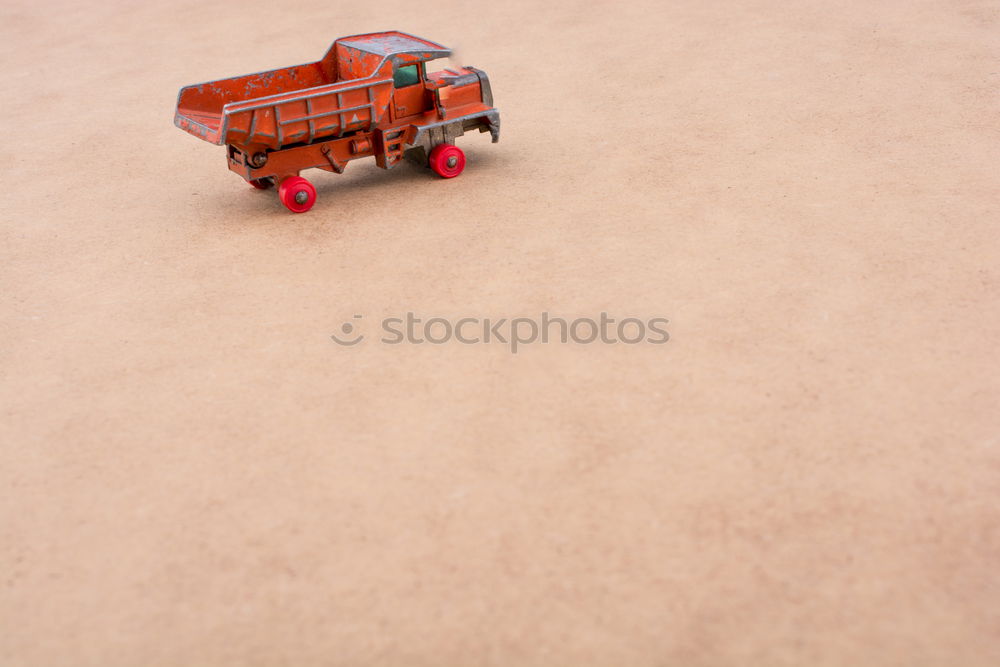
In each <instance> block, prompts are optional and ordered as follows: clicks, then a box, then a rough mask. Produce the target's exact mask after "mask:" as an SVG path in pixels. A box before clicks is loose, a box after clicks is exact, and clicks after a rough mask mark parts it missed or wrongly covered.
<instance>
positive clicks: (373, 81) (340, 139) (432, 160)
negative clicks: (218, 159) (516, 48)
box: [174, 31, 500, 213]
mask: <svg viewBox="0 0 1000 667" xmlns="http://www.w3.org/2000/svg"><path fill="white" fill-rule="evenodd" d="M450 53H451V51H450V50H449V49H447V48H445V47H443V46H441V45H440V44H435V43H434V42H430V41H428V40H425V39H421V38H419V37H414V36H412V35H407V34H405V33H401V32H395V31H393V32H379V33H371V34H367V35H356V36H353V37H344V38H341V39H338V40H337V41H336V42H334V43H333V46H331V47H330V50H329V51H327V53H326V55H325V56H324V57H323V59H322V60H319V61H318V62H314V63H308V64H305V65H297V66H294V67H285V68H282V69H276V70H271V71H269V72H261V73H258V74H248V75H245V76H239V77H234V78H231V79H223V80H220V81H211V82H208V83H202V84H197V85H193V86H187V87H185V88H182V89H181V91H180V94H179V95H178V98H177V111H176V113H175V115H174V124H175V125H177V127H179V128H181V129H183V130H185V131H187V132H189V133H190V134H193V135H194V136H196V137H198V138H200V139H204V140H205V141H208V142H211V143H214V144H218V145H225V146H226V151H227V160H228V163H229V169H230V170H231V171H234V172H236V173H237V174H239V175H240V176H242V177H243V178H244V179H246V180H247V182H249V183H250V184H251V185H252V186H254V187H256V188H259V189H266V188H270V187H272V186H274V185H275V184H277V186H278V197H279V198H280V199H281V202H282V203H283V204H284V205H285V207H286V208H288V210H290V211H292V212H293V213H303V212H305V211H308V210H309V209H310V208H312V206H313V204H315V203H316V189H315V188H314V187H313V185H312V183H310V182H309V181H308V180H306V179H305V178H303V177H301V176H299V173H300V172H301V171H303V170H305V169H312V168H318V169H324V170H326V171H333V172H336V173H338V174H339V173H342V172H343V171H344V168H345V167H346V166H347V163H348V162H350V161H351V160H355V159H358V158H364V157H374V158H375V162H376V163H377V164H378V166H380V167H382V168H384V169H391V168H392V167H394V166H396V165H397V164H399V162H400V161H401V160H402V159H403V158H404V156H405V157H406V159H407V160H408V161H413V162H416V163H419V164H424V165H429V166H430V168H431V169H432V170H433V171H434V172H435V173H437V174H438V175H439V176H441V177H443V178H454V177H455V176H458V175H459V174H460V173H462V170H463V169H464V168H465V154H464V153H463V152H462V150H461V149H460V148H458V146H456V145H455V139H456V138H458V137H460V136H462V135H463V134H464V133H465V132H468V131H472V130H478V131H479V132H489V133H490V134H491V135H492V138H493V142H494V143H495V142H497V141H498V140H499V138H500V113H499V112H498V111H497V110H496V109H495V108H494V107H493V94H492V91H491V89H490V82H489V78H488V77H487V76H486V73H485V72H483V71H482V70H478V69H476V68H475V67H462V68H459V69H457V70H456V69H444V70H441V71H437V72H432V73H428V72H427V63H428V62H429V61H431V60H435V59H437V58H443V57H446V56H448V55H449V54H450Z"/></svg>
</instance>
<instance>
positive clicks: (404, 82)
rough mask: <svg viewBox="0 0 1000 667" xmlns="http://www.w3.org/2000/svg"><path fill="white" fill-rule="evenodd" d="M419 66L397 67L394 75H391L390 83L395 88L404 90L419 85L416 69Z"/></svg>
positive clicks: (418, 75)
mask: <svg viewBox="0 0 1000 667" xmlns="http://www.w3.org/2000/svg"><path fill="white" fill-rule="evenodd" d="M418 67H419V65H407V66H406V67H397V68H396V73H395V74H393V75H392V83H393V85H395V86H396V87H397V88H406V87H407V86H412V85H413V84H415V83H420V70H419V69H417V68H418Z"/></svg>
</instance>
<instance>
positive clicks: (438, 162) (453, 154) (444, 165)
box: [429, 144, 465, 178]
mask: <svg viewBox="0 0 1000 667" xmlns="http://www.w3.org/2000/svg"><path fill="white" fill-rule="evenodd" d="M429 162H430V165H431V169H433V170H434V173H435V174H437V175H438V176H440V177H441V178H455V177H456V176H458V175H459V174H461V173H462V170H463V169H465V153H463V152H462V149H461V148H459V147H458V146H454V145H452V144H438V145H437V146H435V147H434V150H432V151H431V156H430V159H429Z"/></svg>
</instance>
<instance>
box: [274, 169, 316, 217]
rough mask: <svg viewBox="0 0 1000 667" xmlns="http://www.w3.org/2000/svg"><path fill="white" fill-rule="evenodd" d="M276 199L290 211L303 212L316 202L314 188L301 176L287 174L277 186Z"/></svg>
mask: <svg viewBox="0 0 1000 667" xmlns="http://www.w3.org/2000/svg"><path fill="white" fill-rule="evenodd" d="M278 199H280V200H281V203H282V204H284V205H285V208H287V209H288V210H289V211H291V212H292V213H305V212H306V211H308V210H309V209H311V208H312V206H313V204H315V203H316V188H314V187H313V184H312V183H310V182H309V181H307V180H306V179H304V178H302V177H301V176H289V177H288V178H286V179H284V180H283V181H281V185H279V186H278Z"/></svg>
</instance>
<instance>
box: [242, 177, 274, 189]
mask: <svg viewBox="0 0 1000 667" xmlns="http://www.w3.org/2000/svg"><path fill="white" fill-rule="evenodd" d="M247 183H249V184H250V185H252V186H254V187H255V188H257V189H258V190H268V189H270V188H273V187H274V181H273V180H271V179H270V178H255V179H253V180H251V181H247Z"/></svg>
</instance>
